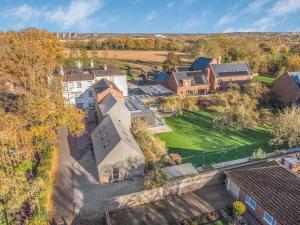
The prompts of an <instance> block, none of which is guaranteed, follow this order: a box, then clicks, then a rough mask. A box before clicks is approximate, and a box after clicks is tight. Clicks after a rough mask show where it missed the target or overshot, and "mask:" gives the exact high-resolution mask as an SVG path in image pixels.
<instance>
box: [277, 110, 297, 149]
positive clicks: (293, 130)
mask: <svg viewBox="0 0 300 225" xmlns="http://www.w3.org/2000/svg"><path fill="white" fill-rule="evenodd" d="M272 128H273V129H272V133H273V135H274V138H273V140H272V143H273V144H274V145H276V146H283V147H284V146H288V147H290V148H294V147H299V146H300V107H299V106H296V105H293V106H291V107H287V108H285V109H283V110H281V111H279V113H278V115H277V116H276V117H275V119H274V121H273V123H272Z"/></svg>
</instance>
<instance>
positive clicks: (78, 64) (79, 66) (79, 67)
mask: <svg viewBox="0 0 300 225" xmlns="http://www.w3.org/2000/svg"><path fill="white" fill-rule="evenodd" d="M77 67H78V69H81V62H80V60H78V61H77Z"/></svg>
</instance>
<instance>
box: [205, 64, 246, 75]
mask: <svg viewBox="0 0 300 225" xmlns="http://www.w3.org/2000/svg"><path fill="white" fill-rule="evenodd" d="M210 67H211V69H212V70H213V72H214V74H215V76H216V77H234V76H252V71H251V69H250V67H249V65H248V64H246V63H221V64H210Z"/></svg>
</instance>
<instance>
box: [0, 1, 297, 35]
mask: <svg viewBox="0 0 300 225" xmlns="http://www.w3.org/2000/svg"><path fill="white" fill-rule="evenodd" d="M1 3H2V4H1V6H0V30H2V31H3V30H9V29H14V30H18V29H22V28H25V27H36V28H41V29H47V30H49V31H77V32H105V33H216V32H233V31H240V32H243V31H247V32H251V31H258V32H260V31H261V32H262V31H270V32H271V31H282V32H284V31H292V32H297V31H298V32H299V31H300V0H51V1H44V0H1Z"/></svg>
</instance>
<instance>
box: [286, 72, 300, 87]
mask: <svg viewBox="0 0 300 225" xmlns="http://www.w3.org/2000/svg"><path fill="white" fill-rule="evenodd" d="M288 73H289V75H290V76H291V78H292V80H293V81H294V82H295V84H297V86H298V87H299V88H300V72H288Z"/></svg>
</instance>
